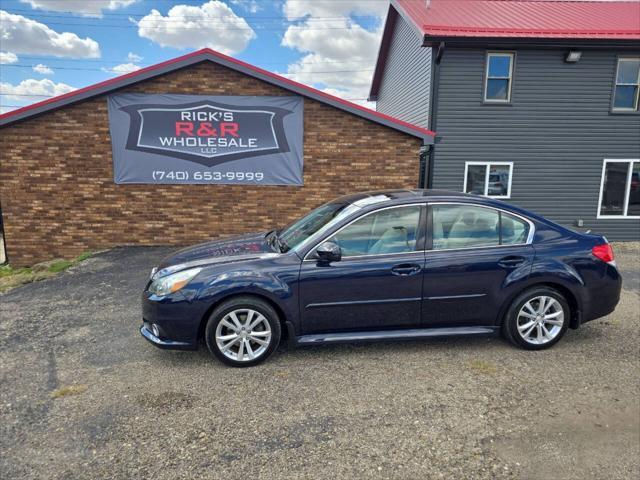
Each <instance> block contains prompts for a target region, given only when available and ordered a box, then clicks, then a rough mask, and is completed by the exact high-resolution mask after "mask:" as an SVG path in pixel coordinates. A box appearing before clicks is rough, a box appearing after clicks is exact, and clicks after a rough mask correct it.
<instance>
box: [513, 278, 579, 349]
mask: <svg viewBox="0 0 640 480" xmlns="http://www.w3.org/2000/svg"><path fill="white" fill-rule="evenodd" d="M570 320H571V309H570V307H569V303H568V302H567V300H566V298H565V297H564V296H563V295H562V294H561V293H560V292H558V291H557V290H555V289H553V288H551V287H546V286H540V287H534V288H531V289H529V290H526V291H524V292H522V293H521V294H520V295H518V296H517V297H516V298H515V299H514V300H513V302H511V305H510V306H509V310H507V313H506V315H505V317H504V321H503V322H502V334H503V336H504V337H505V338H506V339H507V340H509V342H511V343H512V344H513V345H515V346H517V347H520V348H524V349H526V350H543V349H545V348H549V347H552V346H553V345H555V344H556V343H558V342H559V341H560V339H561V338H562V337H563V336H564V334H565V332H566V331H567V328H568V326H569V322H570Z"/></svg>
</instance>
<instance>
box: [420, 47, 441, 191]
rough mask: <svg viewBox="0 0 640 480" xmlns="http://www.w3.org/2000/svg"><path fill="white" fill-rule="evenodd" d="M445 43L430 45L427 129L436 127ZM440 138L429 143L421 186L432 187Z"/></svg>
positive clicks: (433, 129)
mask: <svg viewBox="0 0 640 480" xmlns="http://www.w3.org/2000/svg"><path fill="white" fill-rule="evenodd" d="M426 43H427V38H426V36H425V38H424V40H423V43H422V46H423V47H427V46H428V45H427V44H426ZM444 49H445V44H444V42H440V44H439V45H438V47H431V95H430V101H429V113H430V115H429V130H432V131H434V132H437V131H438V130H437V128H438V91H439V89H440V62H441V61H442V56H443V55H444ZM434 54H435V55H434ZM439 140H440V139H439V138H436V139H435V141H434V144H433V145H431V148H430V149H429V153H428V161H427V162H426V165H425V167H426V174H425V175H424V179H425V180H426V185H423V188H424V187H426V188H433V162H434V157H435V150H436V144H437V143H438V141H439Z"/></svg>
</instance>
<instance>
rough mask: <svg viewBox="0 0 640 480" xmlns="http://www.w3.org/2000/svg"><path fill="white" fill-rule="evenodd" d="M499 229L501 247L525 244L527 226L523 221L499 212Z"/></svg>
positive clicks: (527, 234) (527, 232)
mask: <svg viewBox="0 0 640 480" xmlns="http://www.w3.org/2000/svg"><path fill="white" fill-rule="evenodd" d="M500 228H501V230H500V239H501V243H500V244H501V245H517V244H519V243H526V242H527V237H528V236H529V224H528V223H527V222H525V221H524V220H522V219H520V218H518V217H514V216H513V215H509V214H508V213H505V212H500Z"/></svg>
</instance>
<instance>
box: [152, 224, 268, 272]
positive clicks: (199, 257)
mask: <svg viewBox="0 0 640 480" xmlns="http://www.w3.org/2000/svg"><path fill="white" fill-rule="evenodd" d="M266 233H267V232H261V233H250V234H247V235H241V236H237V237H232V238H226V239H224V240H217V241H213V242H206V243H201V244H198V245H193V246H191V247H187V248H183V249H182V250H178V251H177V252H175V253H173V254H171V255H169V256H168V257H166V258H165V259H163V260H162V261H161V262H160V265H158V269H157V272H158V274H160V275H158V276H164V275H168V274H169V273H173V272H177V271H178V270H183V269H185V268H189V267H194V266H200V265H209V264H214V263H228V262H237V261H242V260H252V259H255V258H260V257H263V256H265V255H279V254H278V253H276V252H274V251H273V249H272V248H271V247H270V246H269V245H267V242H266V241H265V236H266Z"/></svg>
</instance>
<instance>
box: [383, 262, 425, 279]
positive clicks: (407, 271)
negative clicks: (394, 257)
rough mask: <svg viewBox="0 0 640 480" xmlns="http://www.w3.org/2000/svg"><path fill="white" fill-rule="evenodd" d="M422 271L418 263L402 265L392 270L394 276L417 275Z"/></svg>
mask: <svg viewBox="0 0 640 480" xmlns="http://www.w3.org/2000/svg"><path fill="white" fill-rule="evenodd" d="M421 270H422V267H421V266H420V265H418V264H416V263H401V264H400V265H396V266H395V267H393V268H392V269H391V273H393V274H394V275H401V276H409V275H415V274H416V273H419V272H420V271H421Z"/></svg>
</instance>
